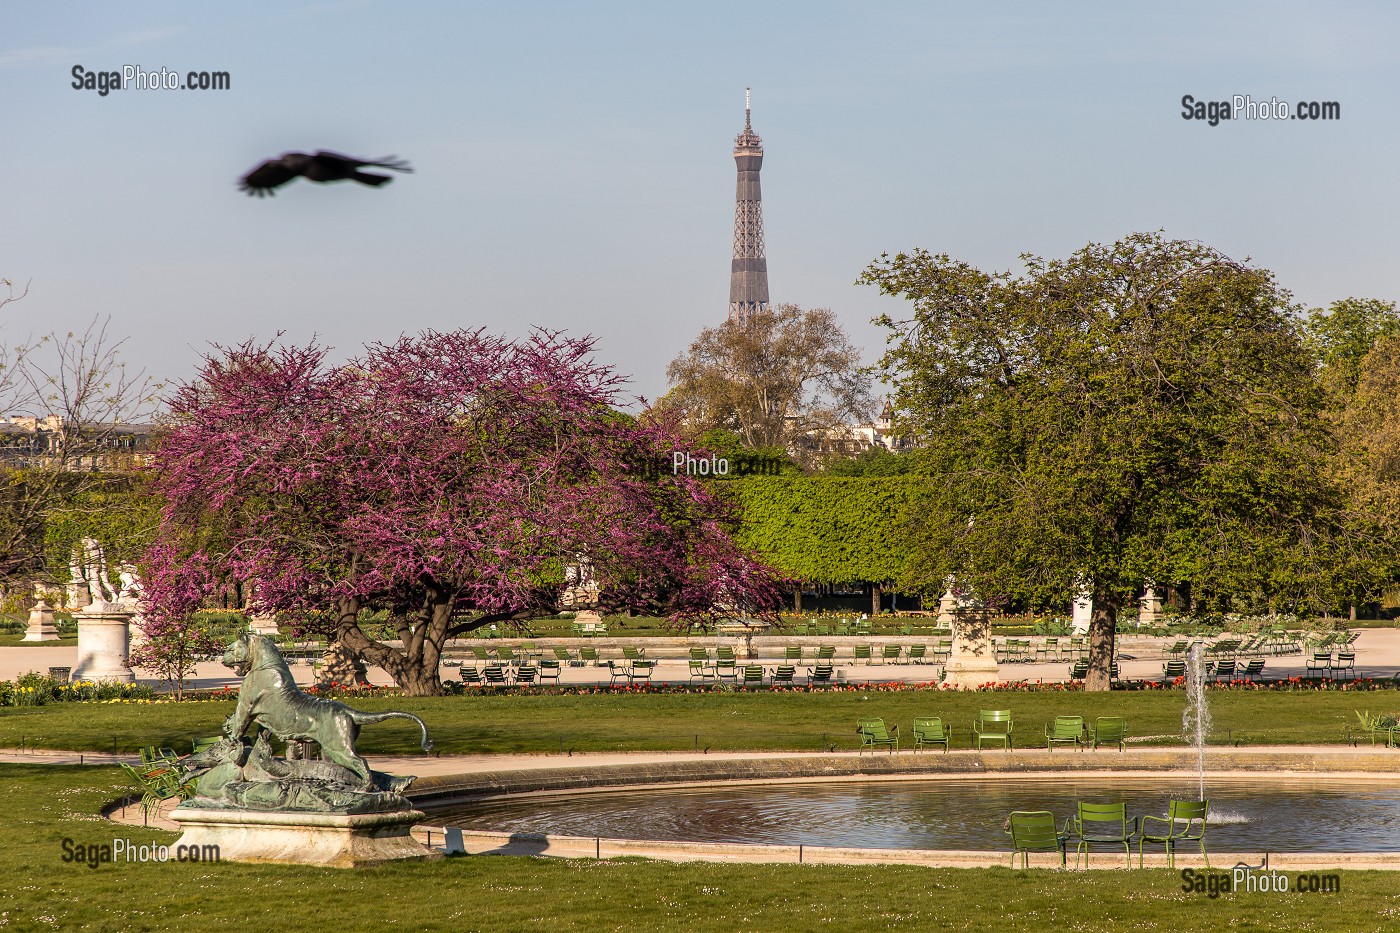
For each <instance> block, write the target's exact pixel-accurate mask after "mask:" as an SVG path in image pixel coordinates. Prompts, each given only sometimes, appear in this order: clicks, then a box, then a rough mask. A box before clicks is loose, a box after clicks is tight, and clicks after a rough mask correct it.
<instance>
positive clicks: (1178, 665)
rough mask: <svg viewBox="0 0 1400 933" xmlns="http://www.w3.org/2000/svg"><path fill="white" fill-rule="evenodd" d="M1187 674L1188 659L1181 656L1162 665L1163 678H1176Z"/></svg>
mask: <svg viewBox="0 0 1400 933" xmlns="http://www.w3.org/2000/svg"><path fill="white" fill-rule="evenodd" d="M1185 676H1186V661H1185V660H1183V659H1181V658H1172V659H1171V660H1170V661H1168V662H1167V663H1166V664H1163V665H1162V679H1163V680H1176V679H1177V678H1178V677H1185Z"/></svg>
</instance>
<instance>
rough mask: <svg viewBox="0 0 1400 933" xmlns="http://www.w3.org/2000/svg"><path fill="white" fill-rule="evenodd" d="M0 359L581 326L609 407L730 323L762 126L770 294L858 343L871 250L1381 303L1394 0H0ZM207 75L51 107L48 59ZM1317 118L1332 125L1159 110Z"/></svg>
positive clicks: (1386, 268)
mask: <svg viewBox="0 0 1400 933" xmlns="http://www.w3.org/2000/svg"><path fill="white" fill-rule="evenodd" d="M0 9H2V10H3V13H4V15H3V23H4V28H3V30H0V168H3V172H2V173H0V179H3V180H0V277H4V278H9V279H11V280H13V281H14V282H16V283H17V284H18V285H21V286H22V285H24V284H25V283H28V285H29V293H28V295H27V297H25V298H24V300H23V301H21V302H15V303H11V304H9V305H8V306H6V307H4V308H3V309H0V339H5V340H9V341H14V340H16V339H18V338H20V337H23V336H25V335H27V334H31V333H41V332H47V331H51V330H57V331H65V330H72V329H81V328H82V327H84V326H85V325H86V324H87V323H88V322H90V321H92V320H93V319H94V318H95V317H103V318H106V317H110V325H109V329H110V331H111V332H112V333H114V334H117V335H121V336H125V337H126V338H127V342H126V344H125V345H124V346H123V348H122V352H123V357H124V359H125V360H126V361H127V362H128V365H129V366H131V367H133V368H144V369H145V370H146V371H147V372H148V373H150V374H151V375H152V376H155V377H157V378H159V379H161V380H165V381H169V382H179V381H181V380H185V379H189V378H191V377H193V375H194V374H195V373H196V371H197V368H198V365H199V362H200V359H201V356H202V354H204V353H207V352H209V349H210V347H211V345H213V344H229V343H235V342H240V341H243V340H246V339H248V338H256V339H262V340H265V339H273V338H277V337H278V335H281V339H284V340H289V341H296V342H304V341H307V340H310V339H312V338H313V337H315V338H317V339H319V340H320V341H321V342H323V343H326V344H329V345H330V346H332V347H334V348H336V352H337V353H338V354H339V355H341V356H350V355H353V354H355V353H357V352H358V351H359V350H360V348H361V347H363V346H364V345H365V344H366V343H370V342H374V341H388V340H392V339H394V338H395V337H397V336H398V335H400V334H402V333H413V332H417V331H420V330H424V329H428V328H433V329H438V330H449V329H454V328H458V327H469V328H475V327H485V328H487V329H488V330H490V331H493V332H500V333H506V334H509V335H512V336H519V335H523V334H525V333H527V332H528V330H529V328H530V327H532V326H539V327H546V328H554V329H563V330H567V331H568V332H570V333H572V334H575V335H584V334H588V335H592V336H593V337H595V338H596V341H597V354H598V357H599V358H600V359H601V360H603V361H606V362H608V363H610V364H611V365H613V366H615V367H616V368H617V369H618V370H619V371H620V372H623V373H626V374H629V375H630V376H631V377H632V379H633V381H632V383H631V386H630V390H631V391H632V392H633V393H636V394H639V395H643V396H646V397H648V398H655V397H657V396H658V395H660V394H662V393H664V392H665V390H666V388H667V384H666V377H665V370H666V364H667V363H668V362H669V361H670V360H671V359H673V358H674V357H675V356H676V355H677V354H679V353H681V352H683V351H684V350H685V348H686V347H687V346H688V345H689V343H690V342H691V341H692V340H693V339H694V338H695V336H696V335H697V334H698V333H699V331H700V330H701V329H702V328H703V327H706V326H713V325H716V324H718V323H720V322H722V321H723V320H724V319H725V316H726V314H727V301H728V287H729V259H730V248H731V234H732V228H733V211H734V181H735V176H734V172H735V169H734V162H733V158H732V146H733V138H734V136H735V134H737V133H738V132H739V131H740V130H741V129H742V127H743V117H744V114H743V106H744V88H745V87H746V86H751V87H752V88H753V126H754V129H755V131H757V132H758V133H759V134H761V135H762V137H763V141H764V148H765V152H766V155H765V160H764V165H763V173H762V184H763V198H764V225H765V230H766V234H767V252H768V274H769V282H770V289H771V293H772V297H773V299H774V301H775V302H795V303H797V304H800V305H803V306H806V307H829V308H831V309H833V310H834V311H835V312H836V313H837V315H838V316H839V318H840V320H841V322H842V325H843V327H844V328H845V330H846V331H847V333H848V334H849V335H850V337H851V338H852V340H853V341H854V342H855V343H856V344H857V345H858V346H860V347H862V348H863V349H864V352H865V358H866V359H867V361H870V362H873V361H874V360H875V359H877V358H878V356H879V354H880V352H881V348H882V346H883V343H884V334H883V331H882V330H881V329H879V328H878V327H876V326H874V325H873V324H872V323H871V318H873V317H874V316H876V315H878V314H881V313H890V314H893V315H899V314H900V313H902V311H903V310H904V309H903V308H902V307H901V303H900V302H899V301H897V300H895V299H892V298H886V297H882V296H881V295H879V294H878V292H876V291H875V290H874V289H873V288H870V287H867V286H858V285H856V284H855V280H856V278H857V276H858V275H859V274H860V272H861V270H862V269H864V268H865V267H866V266H867V265H868V264H869V263H870V262H871V261H872V260H874V259H875V258H877V257H878V256H879V255H880V254H881V253H883V252H887V251H888V252H891V253H893V252H897V251H899V250H908V249H912V248H916V247H921V248H924V249H928V250H931V251H933V252H946V253H949V254H950V255H952V256H953V257H954V258H957V259H962V260H964V261H967V262H970V263H972V264H974V265H977V266H980V267H982V268H984V269H987V270H1004V269H1015V268H1018V267H1019V265H1020V259H1019V257H1020V255H1021V254H1023V253H1033V254H1036V255H1039V256H1043V257H1047V258H1050V257H1062V256H1066V255H1068V254H1070V253H1072V252H1074V251H1075V250H1077V249H1079V248H1081V247H1083V246H1084V245H1086V244H1088V243H1091V242H1111V241H1113V240H1117V239H1119V238H1120V237H1123V236H1126V235H1127V234H1129V233H1132V232H1135V231H1151V230H1161V231H1163V232H1164V234H1165V235H1167V236H1169V237H1173V238H1183V239H1191V240H1199V241H1201V242H1204V243H1206V244H1209V245H1211V246H1213V247H1216V248H1217V249H1220V250H1222V251H1223V252H1225V253H1227V254H1228V255H1230V256H1232V257H1234V258H1237V259H1246V258H1248V259H1250V260H1251V261H1252V262H1253V263H1255V264H1256V265H1259V266H1262V267H1264V268H1267V269H1270V270H1272V271H1273V272H1274V273H1275V275H1276V276H1277V278H1278V280H1279V282H1280V283H1281V284H1282V285H1283V286H1284V287H1285V288H1287V289H1289V290H1290V291H1292V292H1293V294H1294V295H1295V297H1296V299H1297V300H1298V301H1299V302H1301V303H1303V304H1305V305H1307V306H1325V305H1327V304H1328V303H1330V302H1332V301H1334V300H1337V299H1340V298H1344V297H1348V296H1356V297H1375V298H1383V299H1387V300H1394V299H1396V298H1400V265H1397V263H1396V261H1395V257H1396V254H1397V246H1400V232H1397V226H1396V218H1397V206H1398V202H1400V172H1397V164H1400V160H1397V155H1398V154H1400V148H1398V147H1397V141H1398V139H1397V137H1398V135H1400V130H1398V129H1397V126H1398V125H1400V124H1397V120H1396V114H1397V112H1398V111H1400V107H1397V96H1400V51H1397V46H1396V43H1395V41H1394V40H1395V36H1396V35H1397V34H1400V8H1397V7H1394V6H1391V5H1387V4H1382V3H1374V4H1372V3H1352V4H1347V3H1341V4H1329V5H1327V6H1325V7H1323V6H1321V5H1313V4H1302V3H1178V4H1151V5H1148V4H1122V3H1077V4H1071V3H1054V4H1047V3H1038V2H1037V3H1015V2H1005V3H997V4H971V3H960V4H943V3H932V2H913V3H899V2H887V3H883V4H879V5H874V4H866V3H823V2H804V3H777V2H759V0H754V2H749V3H726V2H708V3H704V4H695V3H691V4H684V5H682V4H671V3H654V2H653V3H641V2H639V3H608V2H597V3H590V4H575V3H529V2H517V3H512V4H501V3H490V4H487V3H447V2H442V3H439V2H420V3H398V4H392V3H388V2H372V0H356V2H350V0H346V2H335V0H332V2H323V3H312V4H309V5H303V6H298V5H296V4H295V3H276V4H274V3H239V4H213V3H198V4H195V3H188V2H178V3H177V2H140V0H128V2H123V3H121V4H112V3H105V2H81V3H80V2H54V3H44V4H35V3H20V2H17V0H7V2H4V3H3V5H0ZM75 65H81V66H83V68H84V69H85V70H86V71H108V70H116V71H120V70H121V69H122V67H123V66H125V65H132V66H135V67H139V68H140V69H142V70H143V71H159V70H160V69H161V68H167V69H170V70H172V71H176V72H179V73H180V74H181V75H183V74H184V73H185V72H188V71H227V72H228V73H229V76H230V88H229V89H228V90H224V91H213V90H210V91H184V90H155V91H150V90H138V89H136V88H134V87H132V88H128V89H126V90H123V91H118V92H113V93H109V94H108V95H106V96H101V95H99V94H98V92H97V91H95V90H86V89H75V88H73V87H72V83H73V80H74V79H73V74H72V71H73V68H74V66H75ZM1187 94H1190V95H1192V96H1193V97H1195V98H1196V99H1198V100H1202V101H1218V100H1224V101H1231V100H1232V98H1233V96H1234V95H1236V94H1239V95H1242V96H1243V95H1248V96H1249V97H1250V98H1252V99H1253V100H1254V101H1260V100H1264V101H1268V100H1272V99H1277V100H1279V101H1285V102H1289V103H1290V104H1294V103H1296V102H1300V101H1336V102H1337V103H1338V104H1339V105H1340V119H1338V120H1332V121H1300V120H1268V121H1263V120H1256V121H1221V122H1220V123H1218V125H1216V126H1210V125H1209V124H1208V122H1207V121H1204V120H1200V121H1198V120H1188V119H1184V118H1183V116H1182V112H1183V108H1182V103H1181V101H1182V97H1183V96H1184V95H1187ZM316 149H331V150H337V151H341V152H347V153H351V154H355V155H362V156H367V157H377V156H385V155H390V154H394V155H398V156H400V157H403V158H405V159H408V160H409V161H410V162H411V163H412V164H413V166H414V168H415V170H416V171H415V173H414V174H412V175H404V176H399V177H396V178H395V180H394V181H393V183H392V184H389V185H387V186H385V187H383V188H379V189H370V188H365V187H361V186H358V185H352V184H349V183H342V184H339V185H313V184H310V183H307V182H305V181H298V182H296V183H293V184H292V185H290V186H288V187H286V188H285V189H282V190H281V192H280V193H279V194H278V195H277V196H276V197H274V198H265V199H257V198H250V197H247V196H245V195H243V194H242V193H240V192H239V191H238V189H237V187H236V185H235V182H236V181H237V179H238V178H239V176H240V175H242V174H243V173H244V172H246V171H247V170H249V169H250V168H252V167H253V166H255V165H256V164H258V163H259V162H260V161H262V160H263V159H265V158H268V157H271V156H275V155H277V154H280V153H281V152H283V151H288V150H304V151H312V150H316Z"/></svg>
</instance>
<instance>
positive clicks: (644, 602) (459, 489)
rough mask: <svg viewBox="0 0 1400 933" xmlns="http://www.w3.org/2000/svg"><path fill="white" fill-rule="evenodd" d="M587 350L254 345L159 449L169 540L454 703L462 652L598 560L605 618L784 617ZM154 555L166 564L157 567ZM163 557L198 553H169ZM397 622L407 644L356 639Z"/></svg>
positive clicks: (726, 520) (271, 608) (201, 384)
mask: <svg viewBox="0 0 1400 933" xmlns="http://www.w3.org/2000/svg"><path fill="white" fill-rule="evenodd" d="M591 353H592V342H591V340H587V339H576V338H570V337H566V336H563V335H560V334H557V333H552V332H546V331H537V332H535V333H534V334H533V335H532V336H530V337H529V338H527V339H523V340H507V339H505V338H502V337H496V336H492V335H489V334H487V333H485V332H484V331H480V330H477V331H455V332H451V333H437V332H427V333H424V334H422V335H419V336H416V337H405V338H402V339H400V340H398V341H397V342H395V343H392V344H377V345H374V346H371V347H369V348H368V349H367V350H366V352H365V353H364V354H363V355H362V356H361V357H359V358H358V359H354V360H351V361H350V362H348V363H345V364H342V365H333V364H332V363H331V362H330V360H329V359H328V356H327V352H326V350H325V349H324V348H322V347H319V346H316V345H311V346H304V347H302V346H273V345H259V344H244V345H242V346H238V347H234V348H231V349H221V350H219V351H218V352H217V353H216V354H214V355H211V356H210V357H209V358H207V359H206V361H205V365H204V367H203V370H202V372H201V374H200V375H199V377H198V378H197V379H196V380H194V381H193V382H191V383H189V384H187V385H185V386H183V387H182V388H180V389H179V390H177V391H176V393H175V394H174V396H173V398H172V399H171V413H172V423H171V427H170V431H169V434H168V436H167V437H166V438H165V440H164V441H163V443H162V444H161V446H160V449H159V451H158V453H157V454H156V463H155V471H156V474H157V475H158V477H159V478H158V480H157V484H158V486H159V487H160V490H161V492H162V493H163V495H164V496H165V500H166V507H165V511H164V514H163V521H162V531H161V540H162V541H164V542H171V541H176V540H183V541H194V542H199V544H198V546H197V547H194V546H193V545H186V546H185V548H184V549H183V550H184V552H186V554H188V555H189V556H191V557H193V558H194V563H195V565H196V566H198V567H201V568H203V572H204V573H205V574H206V575H207V579H208V580H210V581H213V580H215V579H220V580H230V579H233V580H239V581H241V582H243V583H245V584H247V585H249V591H250V592H252V593H254V594H256V595H255V597H254V600H255V603H256V605H254V606H253V608H254V609H255V610H256V611H261V612H278V613H283V614H286V615H288V616H290V617H292V618H294V619H297V620H299V621H298V623H297V624H299V625H300V626H302V627H303V629H304V630H314V631H318V632H321V633H323V634H326V635H328V636H330V637H333V638H336V639H338V640H339V641H340V642H341V643H342V644H344V645H345V646H346V647H348V648H349V649H350V650H351V651H353V652H354V653H355V654H357V655H358V656H359V657H360V658H361V659H363V660H364V661H366V662H367V663H370V664H376V665H379V666H380V667H382V668H384V669H385V670H386V671H387V672H388V673H389V674H390V675H391V676H392V677H393V678H394V679H395V680H396V681H397V682H398V683H399V684H400V685H401V686H403V687H404V688H405V689H406V690H408V691H409V692H410V693H414V694H433V693H437V692H440V691H441V682H440V680H439V678H438V667H439V658H440V656H441V653H442V649H443V645H444V643H445V642H446V640H447V639H449V638H452V637H455V636H458V635H463V634H466V633H468V632H470V631H472V630H474V629H478V628H481V627H483V626H488V625H490V624H492V623H513V622H518V621H520V620H524V619H528V618H531V617H538V616H539V615H541V614H549V613H552V612H554V611H556V610H557V604H558V599H559V596H560V593H561V590H562V588H563V586H564V581H565V570H566V568H567V567H568V566H569V565H571V564H574V563H576V562H578V561H579V560H581V559H586V560H587V561H589V562H590V564H591V569H592V572H593V575H594V578H595V579H596V580H597V582H598V584H599V585H600V587H601V592H602V594H603V595H602V600H603V608H604V609H607V610H612V611H616V610H620V609H635V610H640V611H643V612H649V613H656V614H662V615H667V616H670V617H671V618H673V619H675V620H676V621H677V622H678V623H685V622H690V621H696V620H700V619H704V618H707V617H717V616H733V617H738V616H747V615H757V616H764V615H771V613H772V612H774V611H775V610H776V607H777V605H778V602H779V590H778V585H777V581H776V580H775V577H774V574H773V573H772V571H771V570H770V569H769V568H767V567H765V566H763V565H761V564H758V563H756V562H755V561H754V560H753V559H751V558H750V557H749V556H748V555H747V554H746V553H745V552H744V551H742V550H741V549H740V548H739V547H738V546H737V545H735V544H734V542H733V541H732V539H731V537H730V534H729V532H730V531H731V530H732V528H733V525H734V517H733V515H732V514H731V512H730V511H729V507H728V506H726V505H725V504H724V503H723V502H722V501H720V500H719V499H718V498H717V497H715V496H714V495H712V494H711V493H710V492H709V491H708V490H707V489H706V487H705V485H704V484H703V483H702V482H700V481H698V480H695V479H693V478H691V477H688V476H684V475H681V476H675V475H672V470H671V466H670V465H671V456H672V453H673V452H674V451H677V450H687V449H688V448H687V447H686V445H685V444H684V442H683V441H681V440H680V439H679V437H678V436H677V434H676V433H675V432H674V431H673V430H672V429H670V428H669V427H667V426H666V425H664V424H658V423H647V424H641V423H637V422H635V421H634V420H633V419H630V418H628V417H626V416H625V415H621V414H619V413H618V412H617V411H616V409H615V408H614V406H615V405H616V404H617V401H618V394H619V387H620V385H621V383H622V381H623V380H622V378H621V377H619V376H617V375H616V374H614V373H613V372H612V371H611V370H610V369H609V368H607V367H605V366H602V365H599V364H597V363H595V362H593V360H592V358H591ZM155 553H156V552H154V551H153V554H155ZM159 559H164V560H167V561H177V562H178V561H179V560H182V559H185V558H184V557H181V556H177V554H176V552H175V551H173V550H170V549H167V550H166V551H164V552H160V555H159ZM378 610H384V611H387V612H388V614H389V617H390V619H391V620H392V622H393V623H394V626H395V628H396V630H397V633H398V641H399V642H401V644H400V645H396V644H389V643H385V642H382V641H378V640H376V639H374V638H372V637H370V636H369V635H368V634H366V632H365V629H364V628H362V626H361V621H362V620H363V619H364V617H365V614H366V613H367V612H369V611H378Z"/></svg>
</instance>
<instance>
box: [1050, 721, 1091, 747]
mask: <svg viewBox="0 0 1400 933" xmlns="http://www.w3.org/2000/svg"><path fill="white" fill-rule="evenodd" d="M1084 732H1085V730H1084V717H1083V716H1056V717H1055V720H1054V722H1047V723H1046V724H1045V747H1046V748H1047V749H1048V750H1050V751H1052V752H1053V751H1054V750H1055V746H1056V745H1073V746H1074V747H1075V748H1077V749H1079V750H1081V751H1083V749H1084V738H1085V735H1084Z"/></svg>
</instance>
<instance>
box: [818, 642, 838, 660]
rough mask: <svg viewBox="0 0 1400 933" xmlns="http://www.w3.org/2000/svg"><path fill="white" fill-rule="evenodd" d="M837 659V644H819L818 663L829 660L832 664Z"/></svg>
mask: <svg viewBox="0 0 1400 933" xmlns="http://www.w3.org/2000/svg"><path fill="white" fill-rule="evenodd" d="M835 660H836V646H835V645H817V663H818V664H820V663H822V662H823V661H825V662H827V664H830V663H831V662H833V661H835Z"/></svg>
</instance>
